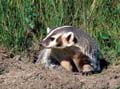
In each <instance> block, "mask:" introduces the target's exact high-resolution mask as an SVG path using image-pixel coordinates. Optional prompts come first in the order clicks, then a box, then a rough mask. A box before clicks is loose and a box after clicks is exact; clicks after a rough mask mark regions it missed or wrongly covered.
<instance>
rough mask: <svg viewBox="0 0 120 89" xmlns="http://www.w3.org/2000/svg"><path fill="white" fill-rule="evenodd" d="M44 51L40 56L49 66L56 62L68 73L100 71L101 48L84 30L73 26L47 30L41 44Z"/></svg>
mask: <svg viewBox="0 0 120 89" xmlns="http://www.w3.org/2000/svg"><path fill="white" fill-rule="evenodd" d="M40 46H42V47H43V48H44V49H43V50H42V51H41V53H40V55H39V59H41V60H42V62H43V63H45V64H46V65H47V66H55V64H52V63H51V61H50V60H56V61H57V62H58V63H59V64H60V65H61V66H62V67H63V68H65V69H66V70H67V71H73V69H74V67H76V69H77V71H78V72H82V73H96V72H99V71H100V60H99V47H98V45H97V43H96V41H95V40H94V39H93V38H92V37H90V36H89V35H88V34H87V33H85V32H84V31H83V30H81V29H78V28H75V27H73V26H61V27H57V28H54V29H50V28H47V36H46V37H45V38H44V39H43V40H42V41H41V42H40Z"/></svg>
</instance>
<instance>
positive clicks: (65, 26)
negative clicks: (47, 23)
mask: <svg viewBox="0 0 120 89" xmlns="http://www.w3.org/2000/svg"><path fill="white" fill-rule="evenodd" d="M65 27H72V26H62V27H57V28H55V29H54V30H58V29H62V28H65Z"/></svg>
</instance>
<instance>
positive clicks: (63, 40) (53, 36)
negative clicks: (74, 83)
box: [40, 26, 77, 49]
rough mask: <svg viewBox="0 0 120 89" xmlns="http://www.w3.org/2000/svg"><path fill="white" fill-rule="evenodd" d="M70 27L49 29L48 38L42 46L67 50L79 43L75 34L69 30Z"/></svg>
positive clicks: (43, 41)
mask: <svg viewBox="0 0 120 89" xmlns="http://www.w3.org/2000/svg"><path fill="white" fill-rule="evenodd" d="M69 28H70V27H69V26H63V27H58V28H55V29H52V30H51V29H50V28H47V33H48V34H47V36H46V37H45V38H44V39H43V40H42V41H41V42H40V46H43V47H45V48H60V49H61V48H66V47H70V46H73V45H74V44H76V43H77V38H76V37H75V34H74V33H73V32H72V31H71V30H69Z"/></svg>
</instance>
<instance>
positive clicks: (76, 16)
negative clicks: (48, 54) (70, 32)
mask: <svg viewBox="0 0 120 89" xmlns="http://www.w3.org/2000/svg"><path fill="white" fill-rule="evenodd" d="M61 25H72V26H75V27H79V28H81V27H82V28H85V29H84V30H85V31H86V32H88V33H89V34H90V35H91V36H93V37H94V38H95V39H96V40H97V42H98V44H99V45H100V50H101V54H102V56H103V57H104V58H106V59H107V60H108V61H110V62H111V63H114V62H116V61H118V60H119V59H118V57H119V56H120V29H119V28H120V0H0V44H2V45H3V46H5V47H7V48H8V49H9V50H10V51H12V52H14V53H17V52H23V51H25V50H27V49H28V48H29V47H30V46H31V45H32V43H34V42H35V40H36V39H37V40H38V39H41V38H42V37H43V36H45V33H46V28H47V27H57V26H61Z"/></svg>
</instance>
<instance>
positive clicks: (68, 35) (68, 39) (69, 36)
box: [65, 32, 74, 41]
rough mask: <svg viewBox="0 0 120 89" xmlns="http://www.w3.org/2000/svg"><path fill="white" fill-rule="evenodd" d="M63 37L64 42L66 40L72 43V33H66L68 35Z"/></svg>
mask: <svg viewBox="0 0 120 89" xmlns="http://www.w3.org/2000/svg"><path fill="white" fill-rule="evenodd" d="M65 37H66V40H67V41H72V40H73V38H74V34H73V32H68V33H67V34H66V35H65Z"/></svg>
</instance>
